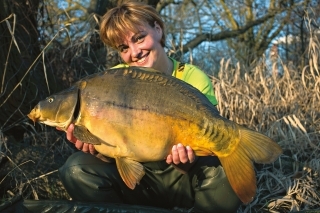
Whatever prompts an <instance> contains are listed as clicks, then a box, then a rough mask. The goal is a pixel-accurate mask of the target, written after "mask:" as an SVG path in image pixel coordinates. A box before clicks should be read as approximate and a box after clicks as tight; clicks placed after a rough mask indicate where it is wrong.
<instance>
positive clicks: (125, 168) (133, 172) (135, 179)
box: [116, 158, 145, 189]
mask: <svg viewBox="0 0 320 213" xmlns="http://www.w3.org/2000/svg"><path fill="white" fill-rule="evenodd" d="M116 164H117V168H118V171H119V173H120V176H121V178H122V180H123V181H124V182H125V184H126V185H127V186H128V187H129V188H130V189H134V188H135V187H136V184H139V182H140V180H141V178H142V177H143V176H144V174H145V173H144V168H143V166H142V164H141V163H139V162H137V161H134V160H130V159H127V158H116Z"/></svg>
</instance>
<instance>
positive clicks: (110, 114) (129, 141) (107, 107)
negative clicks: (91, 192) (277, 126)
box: [28, 67, 282, 203]
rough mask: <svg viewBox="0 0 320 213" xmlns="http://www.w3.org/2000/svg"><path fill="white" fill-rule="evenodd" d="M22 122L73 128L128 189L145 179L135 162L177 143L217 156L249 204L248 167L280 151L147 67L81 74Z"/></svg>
mask: <svg viewBox="0 0 320 213" xmlns="http://www.w3.org/2000/svg"><path fill="white" fill-rule="evenodd" d="M48 100H51V101H48ZM57 109H60V110H58V111H57ZM28 117H29V118H30V119H31V120H32V121H33V122H40V123H44V124H47V125H50V126H53V127H59V128H61V129H63V130H66V129H67V127H68V126H69V125H70V123H74V124H75V128H74V135H75V137H76V138H78V139H79V140H81V141H85V142H87V143H91V144H93V145H94V147H95V149H96V150H97V151H98V152H99V153H101V154H103V155H105V156H107V157H112V158H114V159H115V161H116V165H117V169H118V171H119V174H120V176H121V178H122V179H123V181H124V182H125V183H126V184H127V186H128V187H129V188H131V189H134V188H135V186H136V184H137V183H139V181H140V180H141V178H142V177H143V176H144V174H145V173H144V168H143V166H142V164H141V163H140V162H149V161H160V160H163V159H165V158H166V156H167V155H168V154H169V153H170V152H171V149H172V146H173V145H176V144H178V143H182V144H183V145H184V146H187V145H188V146H190V147H191V148H192V149H193V150H194V151H195V154H196V155H198V156H208V155H216V156H217V157H218V158H219V160H220V162H221V164H222V166H223V168H224V170H225V173H226V176H227V178H228V180H229V182H230V185H231V187H232V188H233V190H234V191H235V193H236V194H237V195H238V197H239V198H240V200H241V201H242V202H244V203H248V202H250V201H251V200H252V199H253V197H254V195H255V192H256V177H255V172H254V168H253V162H258V163H272V162H273V161H275V160H276V159H277V158H278V157H279V155H280V154H281V153H282V149H281V147H280V146H279V145H278V144H277V143H276V142H274V141H273V140H272V139H270V138H269V137H267V136H265V135H263V134H261V133H259V132H257V131H254V130H251V129H248V128H246V127H244V126H241V125H239V124H236V123H235V122H233V121H230V120H228V119H226V118H223V117H221V116H220V115H219V112H218V111H217V109H216V108H215V106H213V105H212V104H211V102H210V101H209V100H208V99H207V98H206V96H205V95H204V94H202V93H201V92H200V91H199V90H197V89H196V88H194V87H192V86H191V85H189V84H187V83H186V82H183V81H181V80H179V79H177V78H174V77H172V76H168V75H165V74H163V73H160V72H158V71H155V70H152V69H150V68H138V67H129V68H119V69H109V70H106V71H105V72H101V73H98V74H94V75H91V76H88V77H85V78H83V79H81V80H79V81H78V82H76V83H75V84H74V85H73V86H71V87H70V88H69V89H67V90H64V91H62V92H60V93H57V94H53V95H51V96H50V97H49V98H48V99H46V100H43V101H40V102H39V103H38V104H37V105H36V106H35V108H34V109H33V110H32V111H31V112H30V113H29V114H28Z"/></svg>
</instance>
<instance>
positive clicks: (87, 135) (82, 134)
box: [73, 125, 101, 145]
mask: <svg viewBox="0 0 320 213" xmlns="http://www.w3.org/2000/svg"><path fill="white" fill-rule="evenodd" d="M73 135H74V136H75V137H76V138H77V139H78V140H80V141H82V142H85V143H90V144H93V145H100V144H101V140H100V139H99V138H97V137H96V136H94V135H93V134H91V132H89V130H88V129H87V128H86V127H84V126H78V125H76V126H74V130H73Z"/></svg>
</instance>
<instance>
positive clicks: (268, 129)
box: [213, 40, 320, 212]
mask: <svg viewBox="0 0 320 213" xmlns="http://www.w3.org/2000/svg"><path fill="white" fill-rule="evenodd" d="M310 42H311V43H310V55H309V59H310V61H309V62H310V64H309V66H306V67H304V68H303V69H302V70H298V69H295V68H294V67H290V66H287V65H285V64H281V66H282V68H283V74H282V75H277V74H275V73H276V72H274V70H270V69H268V68H267V66H266V65H265V63H264V62H263V61H262V62H260V63H259V64H258V66H256V67H254V68H253V69H252V70H250V72H245V73H244V72H243V71H242V70H241V69H240V68H239V67H240V66H236V67H234V68H232V67H231V66H230V64H229V61H222V62H221V70H220V71H219V74H218V77H213V84H214V85H215V89H216V95H217V98H218V100H219V110H220V112H221V114H222V115H223V116H225V117H228V118H229V119H231V120H234V121H236V122H238V123H240V124H243V125H246V126H248V127H250V128H253V129H256V130H258V131H260V132H262V133H265V134H266V135H268V136H270V137H271V138H273V139H274V140H275V141H277V142H278V143H279V144H280V145H281V147H282V148H283V150H284V154H283V155H282V156H281V157H280V159H279V160H278V161H276V162H275V163H274V164H272V165H263V166H259V165H257V167H256V168H257V178H258V192H257V196H256V197H255V199H254V200H253V202H252V203H250V204H249V205H247V206H242V207H241V209H240V210H239V212H290V211H301V210H309V209H319V207H320V180H319V171H320V159H319V157H320V104H319V103H320V73H319V70H318V60H319V55H318V52H319V42H318V41H317V40H310ZM240 73H244V75H241V74H240ZM271 73H272V74H271Z"/></svg>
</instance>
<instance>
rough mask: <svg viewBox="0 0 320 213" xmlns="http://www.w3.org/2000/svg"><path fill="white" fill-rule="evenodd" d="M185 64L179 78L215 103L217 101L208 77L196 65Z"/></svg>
mask: <svg viewBox="0 0 320 213" xmlns="http://www.w3.org/2000/svg"><path fill="white" fill-rule="evenodd" d="M185 66H186V67H185V69H184V73H183V76H182V79H181V80H183V81H185V82H187V83H188V84H191V85H192V86H194V87H195V88H197V89H198V90H199V91H200V92H202V93H203V94H204V95H205V96H206V97H207V98H208V99H209V101H210V102H211V103H212V104H213V105H217V104H218V101H217V99H216V96H215V95H214V89H213V86H212V82H211V81H210V79H209V77H208V76H207V75H206V74H205V73H204V72H203V71H201V70H200V69H199V68H197V67H196V66H193V65H190V64H186V65H185Z"/></svg>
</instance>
